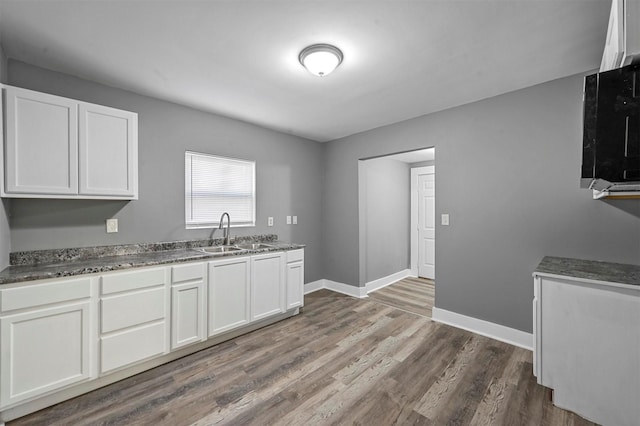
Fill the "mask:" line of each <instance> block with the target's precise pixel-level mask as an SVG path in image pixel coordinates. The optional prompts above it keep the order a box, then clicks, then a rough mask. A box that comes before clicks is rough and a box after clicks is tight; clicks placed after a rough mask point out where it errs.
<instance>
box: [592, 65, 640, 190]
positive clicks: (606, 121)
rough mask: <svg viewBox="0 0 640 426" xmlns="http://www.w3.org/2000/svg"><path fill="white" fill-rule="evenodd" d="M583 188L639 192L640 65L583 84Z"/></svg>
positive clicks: (600, 75)
mask: <svg viewBox="0 0 640 426" xmlns="http://www.w3.org/2000/svg"><path fill="white" fill-rule="evenodd" d="M583 124H584V128H583V146H582V147H583V149H582V181H581V182H582V186H586V187H589V188H593V189H597V190H600V191H610V192H615V191H640V65H639V64H634V65H629V66H626V67H623V68H618V69H614V70H611V71H605V72H600V73H597V74H593V75H588V76H586V77H585V80H584V123H583Z"/></svg>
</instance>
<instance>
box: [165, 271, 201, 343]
mask: <svg viewBox="0 0 640 426" xmlns="http://www.w3.org/2000/svg"><path fill="white" fill-rule="evenodd" d="M205 279H206V264H205V263H202V262H200V263H193V264H187V265H179V266H173V267H172V268H171V349H172V350H173V349H177V348H181V347H183V346H187V345H190V344H192V343H197V342H200V341H203V340H205V339H206V338H207V332H206V329H207V321H206V303H207V298H206V289H207V286H206V282H205Z"/></svg>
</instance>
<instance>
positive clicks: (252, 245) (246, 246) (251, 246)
mask: <svg viewBox="0 0 640 426" xmlns="http://www.w3.org/2000/svg"><path fill="white" fill-rule="evenodd" d="M238 247H240V248H242V249H245V250H260V249H270V248H273V246H272V245H270V244H264V243H246V244H238Z"/></svg>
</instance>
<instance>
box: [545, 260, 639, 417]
mask: <svg viewBox="0 0 640 426" xmlns="http://www.w3.org/2000/svg"><path fill="white" fill-rule="evenodd" d="M533 276H534V300H533V335H534V353H533V373H534V375H535V376H536V377H537V379H538V383H539V384H541V385H543V386H546V387H549V388H551V389H553V403H554V404H555V405H556V406H558V407H561V408H564V409H567V410H570V411H573V412H575V413H577V414H579V415H581V416H583V417H585V418H587V419H589V420H591V421H594V422H597V423H600V424H603V425H638V424H640V266H639V265H624V264H616V263H608V262H595V261H588V260H579V259H567V258H558V257H545V258H544V259H543V260H542V262H540V264H539V265H538V267H537V268H536V271H535V272H534V273H533Z"/></svg>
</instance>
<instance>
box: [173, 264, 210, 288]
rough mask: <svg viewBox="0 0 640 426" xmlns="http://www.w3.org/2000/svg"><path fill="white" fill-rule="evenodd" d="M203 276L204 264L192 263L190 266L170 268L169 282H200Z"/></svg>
mask: <svg viewBox="0 0 640 426" xmlns="http://www.w3.org/2000/svg"><path fill="white" fill-rule="evenodd" d="M204 274H205V264H204V263H192V264H190V265H178V266H173V267H172V268H171V282H172V283H174V284H176V283H182V282H186V281H196V280H202V279H203V278H204Z"/></svg>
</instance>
